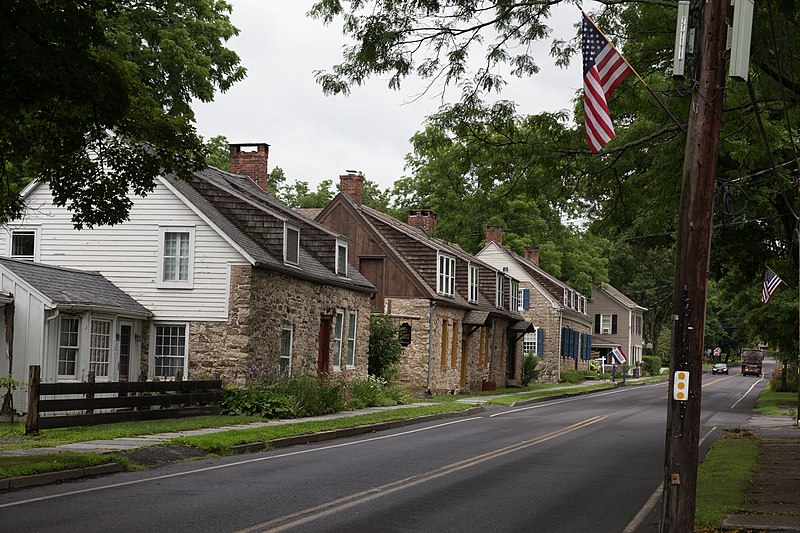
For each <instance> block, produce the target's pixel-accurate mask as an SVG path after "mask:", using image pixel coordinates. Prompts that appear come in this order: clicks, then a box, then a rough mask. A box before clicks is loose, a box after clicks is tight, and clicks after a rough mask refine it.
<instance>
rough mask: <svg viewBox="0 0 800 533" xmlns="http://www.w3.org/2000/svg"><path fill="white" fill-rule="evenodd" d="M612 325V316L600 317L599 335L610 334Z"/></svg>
mask: <svg viewBox="0 0 800 533" xmlns="http://www.w3.org/2000/svg"><path fill="white" fill-rule="evenodd" d="M613 324H614V321H613V316H612V315H600V333H612V330H613Z"/></svg>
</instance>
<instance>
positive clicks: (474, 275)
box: [468, 265, 480, 303]
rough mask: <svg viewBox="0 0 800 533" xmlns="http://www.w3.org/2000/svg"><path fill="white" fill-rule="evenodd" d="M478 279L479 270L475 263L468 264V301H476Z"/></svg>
mask: <svg viewBox="0 0 800 533" xmlns="http://www.w3.org/2000/svg"><path fill="white" fill-rule="evenodd" d="M479 280H480V271H479V270H478V267H477V266H475V265H470V266H469V291H468V292H469V301H470V302H472V303H478V282H479Z"/></svg>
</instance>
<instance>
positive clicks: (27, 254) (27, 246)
mask: <svg viewBox="0 0 800 533" xmlns="http://www.w3.org/2000/svg"><path fill="white" fill-rule="evenodd" d="M35 247H36V232H34V231H15V232H13V233H12V234H11V257H16V258H29V259H32V258H33V256H34V250H35V249H36V248H35Z"/></svg>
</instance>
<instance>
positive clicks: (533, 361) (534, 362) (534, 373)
mask: <svg viewBox="0 0 800 533" xmlns="http://www.w3.org/2000/svg"><path fill="white" fill-rule="evenodd" d="M539 361H541V359H540V358H539V357H537V356H535V355H533V354H528V355H526V356H525V359H524V360H523V361H522V385H523V386H524V387H527V386H528V383H530V382H531V381H536V380H537V379H539V370H538V369H537V368H536V367H537V366H539Z"/></svg>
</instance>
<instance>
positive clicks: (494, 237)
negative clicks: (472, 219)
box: [486, 226, 503, 246]
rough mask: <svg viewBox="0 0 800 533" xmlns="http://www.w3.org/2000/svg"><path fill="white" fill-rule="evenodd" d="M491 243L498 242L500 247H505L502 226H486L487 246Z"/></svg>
mask: <svg viewBox="0 0 800 533" xmlns="http://www.w3.org/2000/svg"><path fill="white" fill-rule="evenodd" d="M490 242H496V243H497V244H498V245H499V246H503V227H502V226H486V244H489V243H490Z"/></svg>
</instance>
